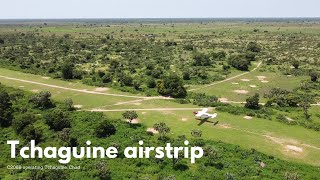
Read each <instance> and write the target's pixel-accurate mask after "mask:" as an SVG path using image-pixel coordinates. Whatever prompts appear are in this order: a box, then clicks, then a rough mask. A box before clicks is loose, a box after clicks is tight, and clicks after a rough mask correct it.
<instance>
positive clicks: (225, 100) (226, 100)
mask: <svg viewBox="0 0 320 180" xmlns="http://www.w3.org/2000/svg"><path fill="white" fill-rule="evenodd" d="M219 101H220V102H228V101H229V100H228V98H225V97H222V98H219Z"/></svg>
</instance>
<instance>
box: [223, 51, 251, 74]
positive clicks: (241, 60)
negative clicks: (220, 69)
mask: <svg viewBox="0 0 320 180" xmlns="http://www.w3.org/2000/svg"><path fill="white" fill-rule="evenodd" d="M228 63H229V65H231V66H232V67H234V68H236V69H238V70H241V71H248V70H249V66H250V64H251V62H250V60H249V59H247V58H246V57H245V55H243V54H238V55H232V56H230V57H229V59H228Z"/></svg>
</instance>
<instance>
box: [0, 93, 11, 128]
mask: <svg viewBox="0 0 320 180" xmlns="http://www.w3.org/2000/svg"><path fill="white" fill-rule="evenodd" d="M12 113H13V110H12V103H11V99H10V96H9V94H8V93H7V92H6V91H5V90H4V89H3V88H1V87H0V126H1V127H8V126H10V125H11V123H12V118H13V117H12Z"/></svg>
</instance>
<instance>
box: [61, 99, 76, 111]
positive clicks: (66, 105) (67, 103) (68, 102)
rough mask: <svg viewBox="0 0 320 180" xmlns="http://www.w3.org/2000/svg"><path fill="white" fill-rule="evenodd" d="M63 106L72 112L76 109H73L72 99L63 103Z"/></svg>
mask: <svg viewBox="0 0 320 180" xmlns="http://www.w3.org/2000/svg"><path fill="white" fill-rule="evenodd" d="M63 104H64V106H65V107H66V109H67V110H68V111H71V110H73V109H74V107H73V101H72V99H71V98H67V99H65V100H64V101H63Z"/></svg>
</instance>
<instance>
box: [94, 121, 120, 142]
mask: <svg viewBox="0 0 320 180" xmlns="http://www.w3.org/2000/svg"><path fill="white" fill-rule="evenodd" d="M116 131H117V130H116V128H115V127H114V125H113V124H111V123H110V122H109V121H108V120H104V121H102V122H101V123H99V124H98V126H97V127H96V129H95V132H96V135H97V137H99V138H105V137H109V136H112V135H114V134H115V133H116Z"/></svg>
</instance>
